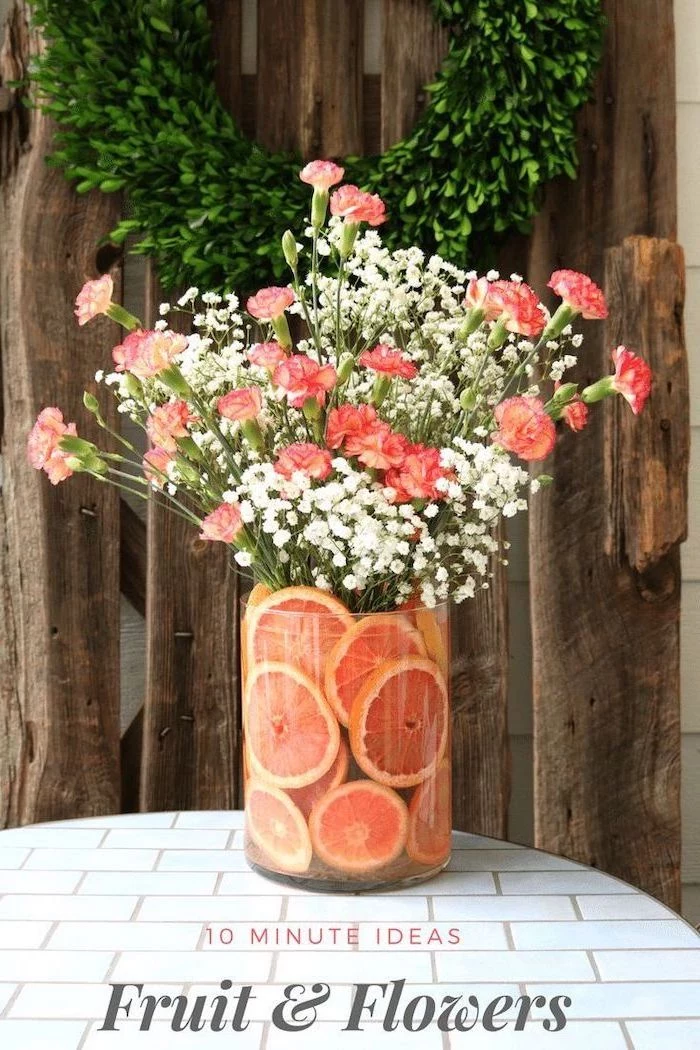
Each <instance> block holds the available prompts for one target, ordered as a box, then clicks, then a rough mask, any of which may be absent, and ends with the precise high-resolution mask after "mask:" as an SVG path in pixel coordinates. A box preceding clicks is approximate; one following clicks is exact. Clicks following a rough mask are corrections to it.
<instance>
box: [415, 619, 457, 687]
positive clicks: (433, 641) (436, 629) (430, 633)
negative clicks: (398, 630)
mask: <svg viewBox="0 0 700 1050" xmlns="http://www.w3.org/2000/svg"><path fill="white" fill-rule="evenodd" d="M414 616H415V618H416V627H417V628H418V630H419V631H420V633H421V634H422V636H423V641H424V642H425V647H426V649H427V650H428V656H430V657H431V659H433V660H434V661H435V663H436V664H437V665H438V667H439V668H440V670H441V671H442V673H443V674H444V675H445V676H447V673H448V665H449V656H448V653H449V651H450V639H449V629H450V621H449V618H448V617H447V616H446V615H445V616H444V617H443V619H441V620H439V619H438V616H437V614H436V613H435V612H434V611H433V610H432V609H426V608H425V606H421V607H420V608H417V609H415V610H414Z"/></svg>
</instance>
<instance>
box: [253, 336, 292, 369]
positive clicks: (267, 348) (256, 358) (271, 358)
mask: <svg viewBox="0 0 700 1050" xmlns="http://www.w3.org/2000/svg"><path fill="white" fill-rule="evenodd" d="M286 357H287V354H286V351H285V350H283V348H282V347H281V346H280V344H279V343H275V342H272V343H255V344H254V345H253V346H251V348H250V350H249V351H248V360H249V361H250V363H251V365H259V366H260V368H274V367H275V365H278V364H279V363H280V361H284V360H286Z"/></svg>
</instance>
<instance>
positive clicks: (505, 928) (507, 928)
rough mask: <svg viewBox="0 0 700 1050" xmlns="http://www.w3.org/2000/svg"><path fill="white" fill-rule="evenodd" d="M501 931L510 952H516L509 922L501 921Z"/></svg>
mask: <svg viewBox="0 0 700 1050" xmlns="http://www.w3.org/2000/svg"><path fill="white" fill-rule="evenodd" d="M503 931H504V933H505V935H506V943H507V944H508V949H509V950H510V951H511V952H516V951H517V950H518V949H517V948H516V946H515V937H514V936H513V930H512V926H511V923H510V922H504V923H503Z"/></svg>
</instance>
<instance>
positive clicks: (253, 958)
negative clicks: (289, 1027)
mask: <svg viewBox="0 0 700 1050" xmlns="http://www.w3.org/2000/svg"><path fill="white" fill-rule="evenodd" d="M453 845H454V853H453V860H452V863H451V865H450V869H449V870H448V871H447V872H445V873H443V874H442V875H440V876H438V878H436V879H434V880H433V881H431V882H429V883H426V884H424V885H421V886H414V887H411V888H410V889H406V890H402V891H392V892H389V893H385V894H374V895H364V896H343V895H339V896H333V895H330V894H328V895H316V894H310V893H306V892H304V891H303V890H301V889H292V888H290V887H287V886H283V885H279V884H276V883H273V882H270V881H267V880H265V879H263V878H261V877H260V876H258V875H257V874H255V873H254V872H252V871H250V870H249V869H248V867H247V865H246V863H245V857H244V854H243V818H242V814H241V813H237V812H234V813H226V812H203V813H156V814H148V813H142V814H137V815H133V816H115V817H95V818H92V819H90V820H72V821H66V822H64V823H62V824H44V825H40V826H34V827H27V828H17V829H13V830H11V831H5V832H0V1047H1V1048H2V1050H100V1048H106V1050H119V1048H120V1047H129V1048H132V1047H136V1050H139V1048H140V1047H143V1050H170V1048H173V1050H187V1048H188V1047H192V1048H194V1050H206V1048H207V1047H213V1046H216V1047H220V1048H221V1047H223V1046H228V1045H235V1047H236V1048H237V1050H289V1048H291V1047H299V1046H302V1045H303V1046H304V1048H305V1050H315V1048H317V1047H318V1048H319V1050H320V1048H323V1050H326V1048H327V1047H328V1046H329V1045H332V1044H333V1042H334V1041H337V1042H338V1043H339V1047H338V1050H352V1048H355V1047H357V1048H360V1050H366V1047H368V1046H371V1047H372V1048H374V1047H375V1046H377V1047H378V1048H379V1050H381V1048H382V1047H385V1046H386V1047H390V1048H392V1050H459V1048H462V1047H464V1048H465V1050H489V1048H495V1050H542V1047H543V1046H544V1045H546V1046H550V1045H551V1046H552V1048H553V1050H590V1048H591V1047H595V1048H596V1050H676V1048H678V1050H700V937H699V936H698V934H697V933H696V931H694V930H693V929H692V928H691V927H690V926H688V925H687V924H686V923H685V922H683V920H682V919H680V918H679V917H678V916H676V915H674V914H673V913H672V912H670V911H669V910H668V909H667V908H666V907H665V906H664V905H662V904H659V903H658V901H654V900H652V899H651V898H650V897H648V896H646V895H645V894H643V893H641V892H640V891H638V890H635V889H634V888H632V887H631V886H628V885H625V884H624V883H622V882H620V881H619V880H617V879H614V878H612V877H611V876H609V875H605V874H603V873H601V872H598V871H594V870H592V869H590V868H586V867H584V866H583V865H580V864H575V863H573V862H572V861H568V860H566V859H564V858H561V857H554V856H552V855H550V854H546V853H541V852H538V851H537V850H532V849H528V848H526V847H522V846H518V845H516V844H515V843H508V842H499V841H496V840H494V839H488V838H483V837H481V836H476V835H463V834H455V836H454V842H453ZM300 931H301V933H300ZM288 934H293V935H295V936H299V935H301V936H302V939H303V943H302V944H297V943H294V942H292V943H291V944H288V943H285V939H286V937H287V935H288ZM222 982H229V983H230V987H229V985H225V986H224V988H223V989H222ZM392 982H396V983H395V984H394V983H392ZM401 982H405V983H404V984H401ZM119 983H123V984H128V985H131V984H134V983H135V984H142V985H143V989H142V991H141V992H140V993H139V992H138V991H137V990H136V989H135V988H130V989H127V990H126V991H125V993H124V994H125V998H129V997H133V1003H132V1007H131V1011H130V1014H129V1017H128V1018H127V1017H126V1015H125V1012H124V1011H122V1013H121V1015H120V1017H119V1020H118V1022H117V1029H118V1030H117V1031H101V1030H100V1029H101V1027H102V1025H103V1021H104V1017H105V1012H106V1010H107V1008H108V1004H109V1001H110V997H111V995H112V985H114V984H119ZM363 984H364V985H376V987H374V988H368V990H367V993H366V994H367V996H368V1003H370V1002H371V1001H372V999H373V1000H374V1004H375V1007H374V1013H373V1015H372V1016H370V1013H369V1010H366V1011H365V1013H364V1014H363V1019H362V1021H361V1022H360V1027H361V1030H360V1031H349V1030H347V1028H346V1026H347V1024H348V1019H349V1017H350V1014H351V1006H352V1002H353V998H354V997H356V996H357V994H358V992H357V986H358V985H363ZM246 985H250V986H252V989H251V996H252V997H251V999H250V1001H249V1003H248V1004H247V1007H246V1011H245V1018H246V1020H247V1021H248V1026H247V1028H245V1029H244V1030H242V1031H235V1032H234V1031H233V1029H232V1027H231V1023H230V1021H231V1018H232V1017H233V1015H234V1012H235V1009H236V1003H237V999H236V998H235V997H236V996H238V995H240V994H241V989H242V988H243V987H245V986H246ZM290 985H305V986H306V998H307V1000H308V999H313V997H314V994H316V995H317V996H319V1002H318V1003H317V1005H316V1007H315V1020H314V1021H313V1024H310V1026H309V1027H308V1028H306V1029H305V1030H304V1031H303V1035H302V1037H301V1038H299V1035H298V1033H297V1032H289V1031H285V1030H284V1028H283V1027H280V1026H279V1025H277V1024H276V1023H273V1011H275V1009H276V1008H278V1007H279V1006H280V1003H282V1001H283V1000H284V998H285V995H286V994H291V993H288V992H287V988H288V986H290ZM314 985H316V986H318V987H317V988H315V989H314V988H313V986H314ZM382 985H383V986H385V987H384V988H382V987H381V986H382ZM326 993H327V994H326ZM392 993H393V994H394V996H395V1001H396V1002H397V1003H398V1004H399V1006H398V1009H397V1013H396V1016H397V1017H398V1018H399V1019H400V1020H402V1023H401V1024H400V1025H399V1026H398V1027H397V1028H396V1029H395V1030H387V1029H386V1027H384V1026H383V1024H382V1021H384V1020H385V1019H386V1018H387V1016H388V1011H389V1004H390V1000H391V996H392ZM177 996H186V997H187V1003H186V1004H185V1003H184V1000H183V1009H184V1008H185V1007H186V1015H185V1016H186V1019H187V1018H189V1019H190V1020H192V1016H193V1015H192V1008H193V1007H194V1004H195V1003H196V1002H197V999H198V997H201V1015H200V1021H201V1028H200V1030H192V1028H191V1027H190V1028H187V1029H186V1030H183V1031H177V1030H173V1027H172V1025H171V1023H170V1022H171V1020H172V1017H173V1006H172V1001H173V1000H176V997H177ZM217 996H218V997H219V999H217V998H216V997H217ZM324 996H325V999H324ZM148 997H151V999H150V1000H149V999H148ZM253 997H254V998H253ZM321 1000H323V1001H321ZM453 1000H456V1001H457V1002H458V1007H460V1006H463V1007H464V1008H465V1011H466V1012H463V1014H462V1022H461V1027H462V1029H463V1030H455V1026H454V1024H452V1026H451V1028H449V1030H448V1031H442V1030H441V1029H440V1028H439V1026H438V1025H437V1023H436V1020H437V1018H438V1016H439V1014H440V1011H441V1009H443V1008H444V1006H445V1002H447V1003H448V1005H449V1003H450V1002H451V1001H453ZM432 1001H434V1002H435V1010H436V1012H435V1015H434V1018H433V1020H430V1019H428V1020H425V1025H424V1027H422V1025H423V1022H424V1019H425V1010H426V1009H427V1008H428V1003H429V1002H432ZM149 1002H150V1004H151V1005H150V1006H149ZM176 1002H177V1000H176ZM555 1002H559V1003H561V1004H563V1006H562V1009H563V1011H564V1015H565V1019H566V1024H565V1026H564V1027H563V1028H561V1030H559V1031H557V1032H556V1034H553V1033H552V1032H550V1031H549V1030H548V1029H547V1027H546V1024H545V1022H549V1021H550V1019H551V1018H552V1017H553V1003H555ZM217 1003H222V1004H223V1005H225V1007H226V1012H225V1018H226V1020H227V1021H228V1026H227V1028H226V1029H224V1030H223V1031H222V1032H218V1031H216V1030H214V1028H213V1024H214V1021H215V1019H216V1016H217V1009H218V1010H221V1009H223V1006H219V1007H217ZM411 1003H413V1006H411ZM148 1009H151V1010H152V1023H151V1026H150V1029H149V1030H148V1031H142V1030H141V1027H142V1019H143V1017H144V1015H145V1012H147V1011H148ZM309 1009H310V1007H308V1006H307V1007H305V1008H304V1009H301V1010H297V1013H296V1015H295V1016H296V1017H297V1018H298V1017H301V1018H302V1023H306V1021H308V1020H309V1019H310V1017H312V1016H313V1015H309V1012H308V1011H309ZM489 1011H490V1013H489ZM454 1016H455V1014H454V1011H453V1013H452V1017H453V1018H454ZM487 1016H488V1017H490V1019H491V1022H492V1024H491V1025H490V1027H489V1025H487V1024H486V1019H487ZM195 1020H196V1018H195ZM411 1026H413V1028H414V1030H412V1028H411Z"/></svg>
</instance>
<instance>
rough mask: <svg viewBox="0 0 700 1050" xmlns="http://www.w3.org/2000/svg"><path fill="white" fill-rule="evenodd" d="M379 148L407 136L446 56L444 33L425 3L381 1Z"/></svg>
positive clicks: (425, 102)
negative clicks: (381, 61) (382, 3)
mask: <svg viewBox="0 0 700 1050" xmlns="http://www.w3.org/2000/svg"><path fill="white" fill-rule="evenodd" d="M383 19H384V33H383V44H384V62H383V70H384V72H383V75H382V106H381V109H382V118H381V121H382V135H381V148H382V150H386V149H388V148H389V146H393V145H394V143H396V142H398V141H399V139H402V138H403V137H404V136H405V135H407V134H408V133H409V132H410V131H411V129H412V128H413V126H414V125H415V123H416V121H417V120H418V117H419V116H420V115H421V113H422V112H423V110H424V109H425V106H426V104H427V101H428V97H427V93H426V91H425V86H426V84H430V83H431V82H432V81H433V80H434V78H435V74H436V73H437V71H438V69H439V68H440V65H441V63H442V61H443V59H444V57H445V55H446V54H447V43H448V36H447V32H446V30H445V29H444V28H443V27H442V26H440V25H438V24H437V21H436V19H435V16H434V14H433V12H432V11H431V9H430V5H429V4H426V3H425V0H384V12H383Z"/></svg>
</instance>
